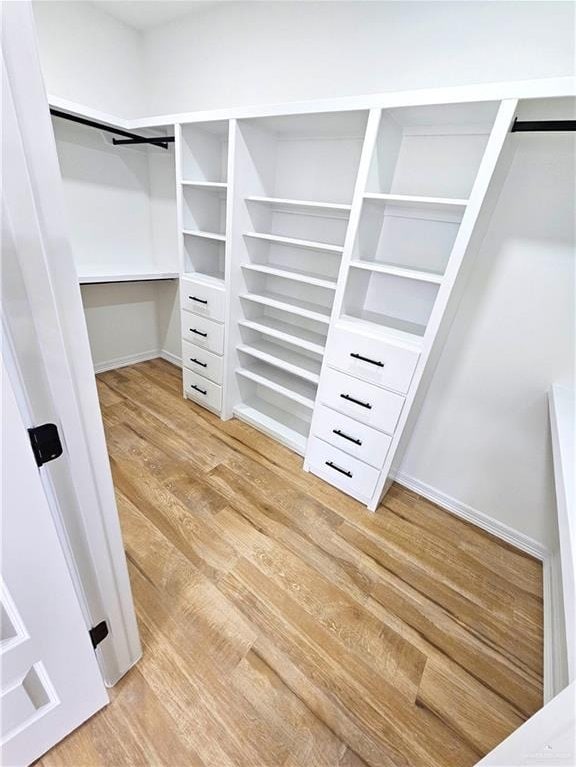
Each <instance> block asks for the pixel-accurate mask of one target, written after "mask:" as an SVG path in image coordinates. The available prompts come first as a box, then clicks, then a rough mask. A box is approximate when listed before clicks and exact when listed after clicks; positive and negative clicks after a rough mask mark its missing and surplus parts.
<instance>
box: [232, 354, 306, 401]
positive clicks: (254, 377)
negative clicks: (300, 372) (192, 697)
mask: <svg viewBox="0 0 576 767" xmlns="http://www.w3.org/2000/svg"><path fill="white" fill-rule="evenodd" d="M274 370H275V372H274V373H273V372H272V370H271V369H269V368H268V367H267V366H266V365H260V366H256V367H255V368H236V373H237V374H238V375H240V376H242V377H243V378H248V379H249V380H250V381H254V383H257V384H259V385H260V386H264V387H266V388H267V389H270V391H273V392H276V394H280V395H282V396H283V397H286V398H287V399H291V400H292V401H293V402H297V403H298V404H299V405H302V406H303V407H306V408H308V409H310V410H313V409H314V399H315V397H311V396H310V391H309V384H305V383H301V384H297V383H296V381H290V380H289V377H288V376H286V375H285V374H284V373H283V371H281V370H277V369H274Z"/></svg>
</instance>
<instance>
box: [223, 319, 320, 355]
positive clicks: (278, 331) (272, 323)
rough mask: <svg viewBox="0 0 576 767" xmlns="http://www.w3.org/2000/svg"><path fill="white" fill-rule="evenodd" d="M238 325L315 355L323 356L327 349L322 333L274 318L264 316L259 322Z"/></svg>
mask: <svg viewBox="0 0 576 767" xmlns="http://www.w3.org/2000/svg"><path fill="white" fill-rule="evenodd" d="M238 324H239V325H240V326H241V327H243V328H248V329H249V330H256V331H257V332H258V333H262V334H263V335H266V336H269V337H270V338H276V339H278V340H279V341H284V342H286V343H289V344H292V345H293V346H298V347H299V348H300V349H306V351H309V352H314V354H320V355H323V354H324V349H325V348H326V338H325V336H322V335H320V333H314V332H313V331H311V330H306V329H305V328H300V327H297V326H296V325H293V324H292V323H290V322H282V321H281V320H277V319H275V318H274V317H266V316H264V317H259V318H258V319H257V320H240V321H239V323H238Z"/></svg>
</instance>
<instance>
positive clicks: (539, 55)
mask: <svg viewBox="0 0 576 767" xmlns="http://www.w3.org/2000/svg"><path fill="white" fill-rule="evenodd" d="M143 43H144V60H145V67H146V92H147V98H148V112H149V113H151V114H157V113H162V112H177V111H189V110H193V109H212V108H218V107H224V106H235V105H246V104H265V103H277V102H282V101H294V100H300V99H309V98H317V97H328V96H345V95H358V94H365V93H375V92H379V91H387V90H401V89H406V88H422V87H435V86H441V85H460V84H466V83H479V82H490V81H497V80H517V79H518V80H521V79H528V78H533V77H552V76H560V75H568V74H571V73H572V71H573V69H574V5H573V4H572V3H569V2H363V1H362V0H357V1H356V2H308V1H307V2H279V3H277V2H234V3H213V4H208V5H207V6H205V7H204V8H202V9H201V10H197V11H196V12H195V13H193V14H192V15H190V16H189V17H185V18H181V19H178V20H176V21H174V22H173V23H170V24H167V25H164V26H162V27H156V28H153V29H150V30H147V31H146V32H145V33H144V34H143Z"/></svg>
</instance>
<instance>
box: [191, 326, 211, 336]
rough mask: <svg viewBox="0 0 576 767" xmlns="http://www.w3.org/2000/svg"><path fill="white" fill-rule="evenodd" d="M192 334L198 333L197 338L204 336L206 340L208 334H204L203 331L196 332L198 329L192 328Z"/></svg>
mask: <svg viewBox="0 0 576 767" xmlns="http://www.w3.org/2000/svg"><path fill="white" fill-rule="evenodd" d="M190 332H191V333H196V335H197V336H202V338H206V337H207V335H208V333H203V332H202V331H201V330H196V328H190Z"/></svg>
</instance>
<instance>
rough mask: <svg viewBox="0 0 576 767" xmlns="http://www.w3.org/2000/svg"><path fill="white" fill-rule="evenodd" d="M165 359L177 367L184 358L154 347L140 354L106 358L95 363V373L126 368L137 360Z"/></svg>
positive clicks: (180, 365)
mask: <svg viewBox="0 0 576 767" xmlns="http://www.w3.org/2000/svg"><path fill="white" fill-rule="evenodd" d="M156 359H163V360H166V362H170V363H172V365H176V367H179V368H181V367H182V360H181V358H180V357H179V356H178V355H177V354H172V352H168V351H166V350H165V349H152V350H151V351H148V352H139V353H138V354H127V355H125V356H124V357H114V359H111V360H106V362H99V363H98V364H97V365H94V373H95V374H96V375H98V373H105V372H106V371H107V370H116V369H117V368H125V367H128V365H135V364H136V363H137V362H147V361H148V360H156Z"/></svg>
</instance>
